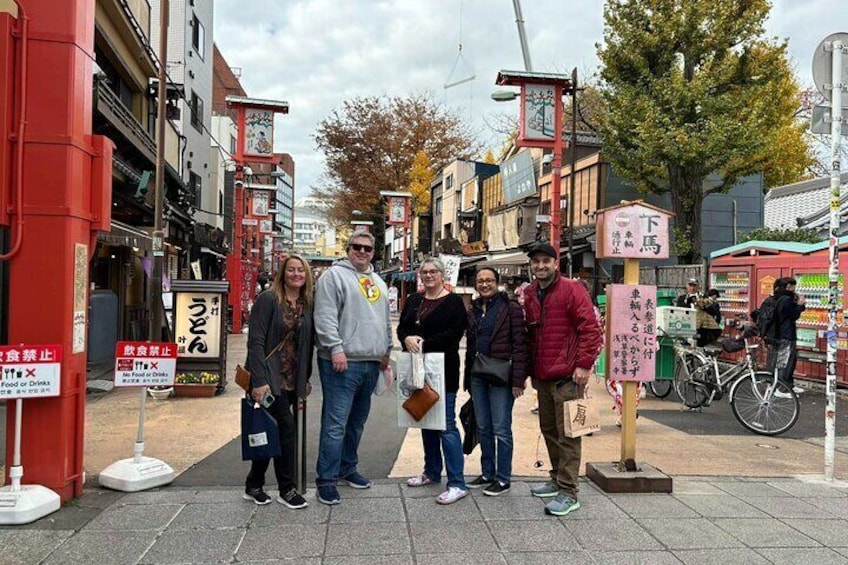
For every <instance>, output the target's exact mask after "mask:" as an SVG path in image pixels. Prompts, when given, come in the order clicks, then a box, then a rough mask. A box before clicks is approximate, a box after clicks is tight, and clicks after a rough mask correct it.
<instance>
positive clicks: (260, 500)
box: [242, 487, 271, 506]
mask: <svg viewBox="0 0 848 565" xmlns="http://www.w3.org/2000/svg"><path fill="white" fill-rule="evenodd" d="M242 498H243V499H245V500H252V501H253V502H255V503H256V504H258V505H259V506H264V505H266V504H270V503H271V497H270V496H268V494H267V493H266V492H265V491H264V490H262V487H256V488H246V489H244V494H243V495H242Z"/></svg>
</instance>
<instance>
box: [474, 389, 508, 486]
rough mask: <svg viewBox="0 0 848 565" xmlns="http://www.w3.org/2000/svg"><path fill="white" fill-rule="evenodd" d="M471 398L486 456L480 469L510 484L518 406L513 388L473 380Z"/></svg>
mask: <svg viewBox="0 0 848 565" xmlns="http://www.w3.org/2000/svg"><path fill="white" fill-rule="evenodd" d="M471 398H472V399H473V401H474V417H475V418H476V420H477V438H478V439H479V440H480V451H481V452H482V456H481V457H480V465H481V467H482V471H483V476H484V477H486V478H488V479H497V480H498V481H500V482H501V483H503V484H509V482H510V479H511V477H512V445H513V443H512V406H513V404H515V398H514V397H513V396H512V387H508V386H495V385H491V384H489V383H488V382H486V381H484V380H483V379H479V378H477V377H471ZM495 439H497V457H496V456H495ZM496 462H497V465H496V464H495V463H496Z"/></svg>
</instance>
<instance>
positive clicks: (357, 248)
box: [350, 243, 374, 253]
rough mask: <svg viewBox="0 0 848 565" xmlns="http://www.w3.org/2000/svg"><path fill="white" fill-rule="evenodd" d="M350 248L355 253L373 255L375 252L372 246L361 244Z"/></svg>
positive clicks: (354, 244)
mask: <svg viewBox="0 0 848 565" xmlns="http://www.w3.org/2000/svg"><path fill="white" fill-rule="evenodd" d="M350 248H351V249H353V250H354V251H364V252H365V253H371V252H372V251H374V248H373V247H371V246H370V245H363V244H361V243H351V244H350Z"/></svg>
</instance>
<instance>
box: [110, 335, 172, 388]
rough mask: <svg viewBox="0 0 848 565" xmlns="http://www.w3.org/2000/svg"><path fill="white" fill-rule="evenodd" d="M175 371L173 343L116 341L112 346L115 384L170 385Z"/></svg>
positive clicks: (127, 385)
mask: <svg viewBox="0 0 848 565" xmlns="http://www.w3.org/2000/svg"><path fill="white" fill-rule="evenodd" d="M176 370H177V346H176V344H173V343H150V342H144V341H119V342H118V344H117V346H116V347H115V386H119V387H120V386H126V387H131V386H144V387H147V386H172V385H173V384H174V375H175V374H176Z"/></svg>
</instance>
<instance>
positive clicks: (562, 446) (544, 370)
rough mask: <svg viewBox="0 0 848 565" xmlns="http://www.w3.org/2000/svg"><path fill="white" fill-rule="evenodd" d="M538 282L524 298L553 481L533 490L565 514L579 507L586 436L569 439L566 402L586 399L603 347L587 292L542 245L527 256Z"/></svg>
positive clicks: (553, 511) (547, 510)
mask: <svg viewBox="0 0 848 565" xmlns="http://www.w3.org/2000/svg"><path fill="white" fill-rule="evenodd" d="M528 255H529V256H530V269H531V270H532V271H533V275H534V277H535V280H534V281H533V283H532V284H531V285H530V287H529V288H528V291H527V292H526V293H525V297H524V312H525V320H526V323H527V329H528V338H529V340H528V343H529V347H528V350H529V352H530V359H531V362H530V363H529V367H530V368H531V369H530V374H531V375H532V377H533V387H534V388H535V389H536V390H537V391H538V393H539V427H540V428H541V430H542V435H543V436H544V438H545V446H546V447H547V449H548V456H549V457H550V460H551V471H550V481H548V482H546V483H544V484H542V485H539V486H536V487H533V488H532V489H530V492H531V494H532V495H533V496H536V497H539V498H551V499H552V500H551V501H550V502H548V503H547V505H545V513H546V514H552V515H554V516H565V515H566V514H568V513H569V512H573V511H574V510H577V509H578V508H580V503H579V502H578V501H577V480H578V474H579V472H580V457H581V449H582V438H580V437H576V438H570V437H566V435H565V425H564V421H563V403H564V402H566V401H568V400H573V399H576V398H580V397H582V396H583V392H584V388H585V386H586V383H587V382H588V380H589V376H590V375H591V373H592V367H593V366H594V364H595V360H596V359H597V357H598V351H599V350H600V348H601V339H602V338H601V335H602V332H601V328H600V325H599V324H598V319H597V317H596V316H595V311H594V307H593V306H592V300H591V299H590V298H589V293H588V292H586V288H585V287H584V286H583V285H582V284H581V283H580V282H579V281H576V280H573V279H567V278H565V277H563V276H562V275H561V274H560V273H559V269H558V260H557V253H556V251H555V250H554V248H553V247H551V246H550V245H549V244H547V243H540V244H537V245H536V246H535V247H533V248H532V249H531V250H530V252H529V253H528Z"/></svg>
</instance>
